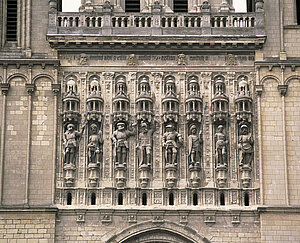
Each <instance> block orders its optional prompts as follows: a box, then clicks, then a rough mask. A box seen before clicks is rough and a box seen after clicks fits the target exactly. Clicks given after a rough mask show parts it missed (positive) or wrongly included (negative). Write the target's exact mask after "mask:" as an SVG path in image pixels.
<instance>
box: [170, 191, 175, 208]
mask: <svg viewBox="0 0 300 243" xmlns="http://www.w3.org/2000/svg"><path fill="white" fill-rule="evenodd" d="M169 205H170V206H173V205H174V194H173V193H172V192H171V193H170V194H169Z"/></svg>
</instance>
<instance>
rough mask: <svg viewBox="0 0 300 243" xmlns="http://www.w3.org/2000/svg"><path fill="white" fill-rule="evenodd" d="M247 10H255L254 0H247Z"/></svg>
mask: <svg viewBox="0 0 300 243" xmlns="http://www.w3.org/2000/svg"><path fill="white" fill-rule="evenodd" d="M247 12H255V1H254V0H247Z"/></svg>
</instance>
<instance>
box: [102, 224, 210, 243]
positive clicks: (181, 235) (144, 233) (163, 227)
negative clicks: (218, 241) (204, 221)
mask: <svg viewBox="0 0 300 243" xmlns="http://www.w3.org/2000/svg"><path fill="white" fill-rule="evenodd" d="M106 242H107V243H117V242H118V243H135V242H136V243H138V242H140V243H177V242H181V243H210V241H209V240H208V239H207V238H205V237H202V236H201V235H199V234H198V232H196V231H195V230H194V229H192V228H190V227H188V226H183V225H180V224H176V223H173V222H169V221H164V222H162V223H159V224H156V223H153V222H152V221H147V222H143V223H140V224H137V225H133V226H130V227H128V228H126V229H125V230H122V231H121V232H119V233H117V234H115V235H114V236H112V237H111V238H110V239H109V240H108V241H106Z"/></svg>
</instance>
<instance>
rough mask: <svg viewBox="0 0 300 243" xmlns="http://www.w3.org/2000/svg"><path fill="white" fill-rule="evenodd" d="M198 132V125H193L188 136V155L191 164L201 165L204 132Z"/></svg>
mask: <svg viewBox="0 0 300 243" xmlns="http://www.w3.org/2000/svg"><path fill="white" fill-rule="evenodd" d="M196 133H197V127H196V126H195V125H192V126H191V127H190V135H189V137H188V148H189V150H188V152H189V153H188V155H189V165H190V166H199V165H200V160H201V144H202V133H201V130H200V132H199V134H198V135H197V134H196Z"/></svg>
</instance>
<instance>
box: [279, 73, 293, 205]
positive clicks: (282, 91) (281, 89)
mask: <svg viewBox="0 0 300 243" xmlns="http://www.w3.org/2000/svg"><path fill="white" fill-rule="evenodd" d="M282 76H283V70H282ZM283 81H284V80H283V79H282V82H283ZM287 89H288V85H286V84H280V85H278V91H279V92H280V95H281V106H282V134H283V159H284V179H285V183H284V184H285V200H286V205H287V206H289V204H290V203H289V184H288V183H289V181H288V160H287V146H286V121H285V95H286V92H287Z"/></svg>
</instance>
